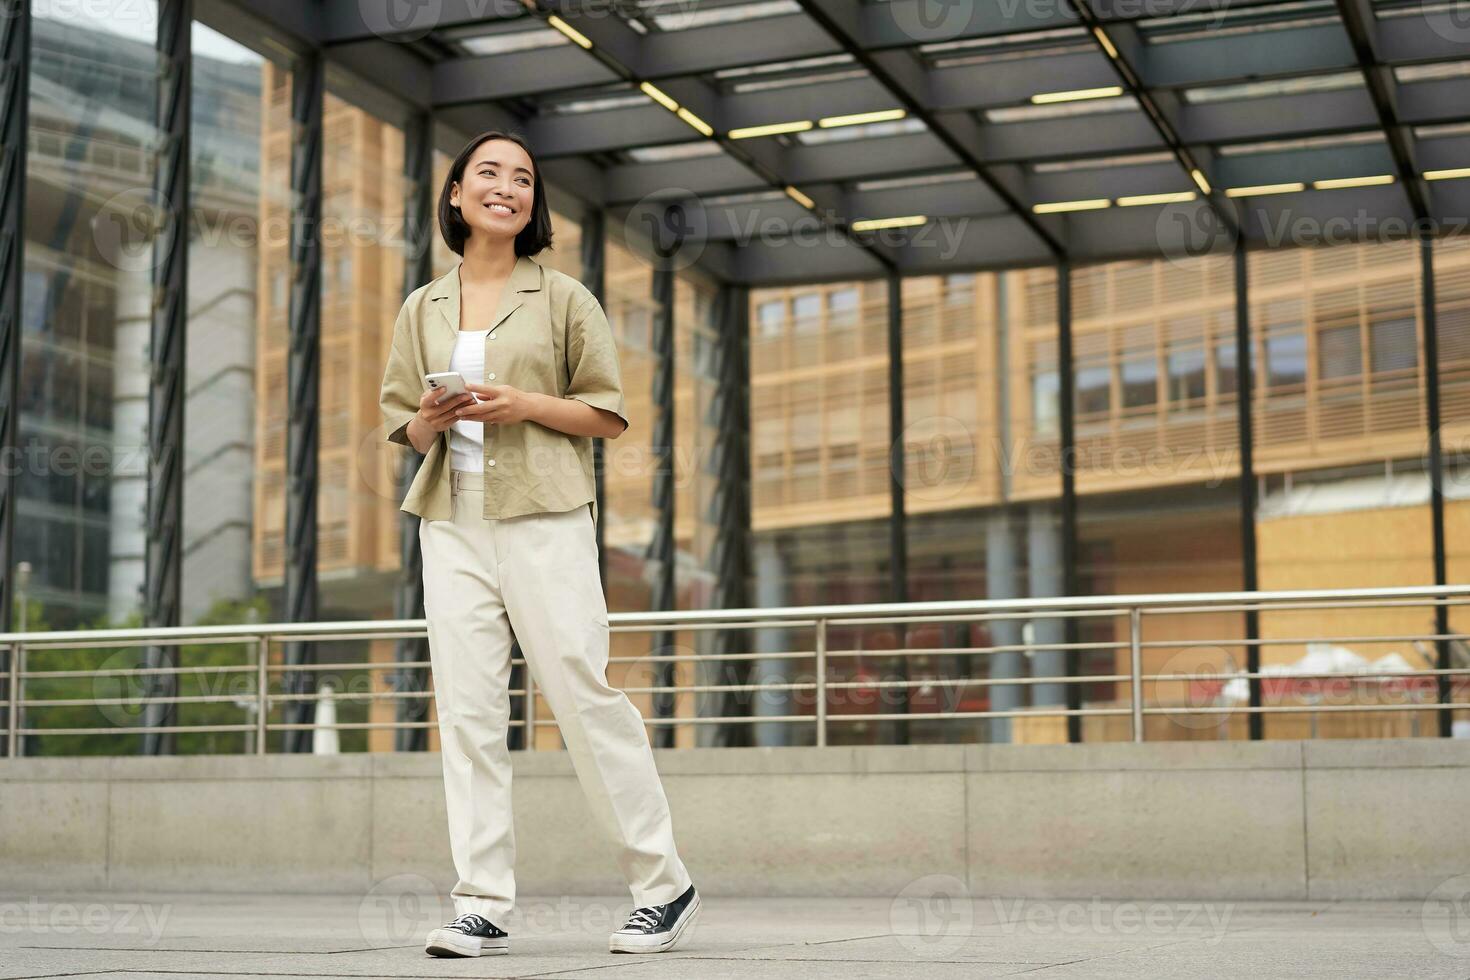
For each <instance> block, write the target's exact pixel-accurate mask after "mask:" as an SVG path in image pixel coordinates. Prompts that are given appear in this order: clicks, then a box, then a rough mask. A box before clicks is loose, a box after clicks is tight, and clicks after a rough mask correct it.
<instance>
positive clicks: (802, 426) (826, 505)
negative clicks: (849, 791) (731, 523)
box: [749, 282, 901, 745]
mask: <svg viewBox="0 0 1470 980" xmlns="http://www.w3.org/2000/svg"><path fill="white" fill-rule="evenodd" d="M850 293H855V294H856V297H857V306H856V310H857V313H856V323H855V324H853V323H852V322H851V320H850V318H849V316H848V315H846V314H844V315H843V316H841V317H839V320H838V322H836V323H832V322H827V323H826V324H825V326H824V323H823V311H824V310H831V309H832V308H833V305H834V303H835V305H836V306H837V307H838V308H839V309H841V308H843V307H844V306H845V305H847V304H849V303H850V300H848V299H847V298H842V299H837V300H835V301H834V300H829V299H825V298H824V296H836V295H842V294H850ZM750 302H751V337H750V343H751V389H750V406H751V417H752V432H751V441H752V446H751V455H752V460H753V466H754V473H753V481H754V487H753V506H752V510H753V515H752V524H753V530H754V544H753V556H754V557H753V565H754V567H753V569H752V577H751V581H750V591H749V595H750V598H751V600H752V604H753V605H759V606H782V605H803V604H806V603H828V602H833V603H847V602H871V601H877V600H882V599H886V598H888V596H889V595H890V594H891V593H890V587H889V571H888V555H889V547H888V533H889V530H888V516H889V514H890V512H891V510H892V506H891V497H890V492H889V482H888V473H889V468H888V401H887V398H888V362H887V315H888V314H887V306H888V304H887V293H886V285H885V284H884V283H882V282H865V283H836V284H832V285H831V286H827V287H823V288H821V289H814V288H812V287H800V288H796V287H793V288H789V289H764V290H752V291H751V298H750ZM788 303H789V304H790V308H791V309H792V310H793V313H794V315H795V316H796V317H798V318H801V319H799V320H798V321H797V323H798V324H799V323H801V322H802V321H803V320H804V321H807V322H813V323H815V324H816V329H814V330H812V331H811V332H810V333H808V334H805V335H803V336H789V335H790V334H791V333H793V332H795V331H794V330H792V329H788V324H787V323H786V322H785V321H784V316H785V311H786V309H787V308H788ZM778 316H780V317H782V318H783V319H781V320H778V319H777V317H778ZM797 329H799V328H797ZM788 342H789V343H790V344H791V346H790V347H787V346H786V345H787V343H788ZM754 643H755V649H756V650H757V651H758V652H764V653H783V652H784V653H793V654H796V653H801V652H802V651H811V650H812V649H813V646H812V644H813V639H812V631H811V630H810V629H795V628H792V629H785V628H782V629H764V630H759V631H757V635H756V636H755V638H754ZM896 645H897V644H896V640H895V638H894V633H893V630H892V629H879V628H865V629H854V630H849V631H834V632H833V633H832V634H831V635H830V636H829V649H830V650H831V651H832V652H833V656H832V659H831V662H830V677H831V679H832V680H834V681H836V682H838V683H842V682H857V681H858V680H861V679H864V678H869V679H871V678H875V677H877V676H878V674H879V673H880V672H884V671H887V672H890V673H891V671H892V669H893V665H892V664H891V663H890V662H889V661H890V660H891V658H885V657H882V656H881V651H882V650H885V649H889V650H891V649H893V648H894V647H895V646H896ZM760 663H761V664H762V666H761V668H760V673H758V674H757V676H758V677H759V678H761V679H762V680H763V681H765V682H769V683H778V682H783V681H784V682H787V683H796V682H804V683H806V684H808V685H810V684H811V683H812V673H811V659H810V657H809V656H804V657H797V656H793V657H791V658H773V659H771V660H765V661H761V662H760ZM876 690H877V689H871V688H867V687H862V688H834V689H832V690H831V691H830V692H829V698H828V711H829V712H830V714H831V717H832V718H833V719H834V720H833V721H832V723H831V725H830V727H829V731H828V740H829V742H831V743H832V744H857V743H872V742H885V741H891V740H892V734H891V728H890V727H889V726H888V724H887V723H885V722H875V721H868V720H862V719H856V720H854V719H853V718H852V717H851V716H853V715H855V714H860V713H865V714H875V713H882V712H884V711H887V710H890V709H891V702H890V701H888V700H883V699H880V698H879V697H878V696H877V694H876ZM900 703H901V701H900ZM756 711H757V712H758V713H762V714H794V715H812V714H814V713H815V705H814V702H813V699H812V695H811V692H810V690H809V689H807V690H801V691H797V692H794V693H792V694H791V695H790V696H789V697H786V696H780V695H775V694H767V695H764V696H762V697H761V698H759V699H758V700H757V702H756ZM839 716H841V717H842V720H835V719H839ZM752 737H753V740H754V742H755V744H758V745H786V744H806V745H810V744H812V743H813V741H814V739H815V728H814V726H813V725H812V724H811V723H809V722H798V723H790V724H787V723H782V722H767V723H760V724H757V725H756V730H755V732H754V733H753V734H752Z"/></svg>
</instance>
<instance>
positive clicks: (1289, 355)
mask: <svg viewBox="0 0 1470 980" xmlns="http://www.w3.org/2000/svg"><path fill="white" fill-rule="evenodd" d="M1306 380H1307V335H1306V334H1304V333H1302V331H1301V328H1300V327H1296V328H1293V329H1291V330H1290V331H1288V332H1283V333H1278V334H1273V335H1271V336H1270V337H1267V338H1266V384H1267V386H1268V387H1271V388H1284V387H1287V386H1288V385H1299V384H1302V383H1303V382H1305V381H1306Z"/></svg>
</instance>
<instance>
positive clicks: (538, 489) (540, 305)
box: [378, 255, 628, 522]
mask: <svg viewBox="0 0 1470 980" xmlns="http://www.w3.org/2000/svg"><path fill="white" fill-rule="evenodd" d="M459 271H460V267H459V266H458V265H456V266H455V268H454V269H453V270H451V271H450V272H447V273H445V274H444V275H442V276H440V277H439V278H437V279H434V280H433V281H431V282H429V283H427V284H425V285H423V286H420V287H419V288H418V289H415V290H414V291H413V292H412V293H410V294H409V296H408V299H406V300H404V303H403V308H402V309H401V310H400V311H399V313H398V320H397V322H395V323H394V325H393V344H392V347H391V348H390V350H389V353H388V363H387V366H386V368H385V369H384V371H383V386H382V392H381V394H380V396H379V399H378V405H379V407H380V408H381V409H382V412H383V419H384V421H385V423H386V424H387V435H386V436H385V438H386V439H387V441H389V442H393V443H398V444H399V445H404V446H409V447H410V448H411V447H412V443H410V442H409V439H408V432H407V429H408V423H409V420H410V419H412V418H413V416H414V415H416V414H417V413H418V410H419V398H420V397H421V396H422V395H423V393H424V392H425V391H427V390H428V385H427V384H426V383H425V382H424V375H425V374H433V373H434V372H436V371H448V370H449V358H450V355H452V354H453V353H454V344H455V341H456V340H457V339H458V337H459V315H460V280H459ZM485 327H489V328H490V332H489V334H487V335H486V337H485V379H484V383H485V384H491V385H497V384H505V385H511V386H512V387H515V388H519V389H521V390H522V391H534V392H541V393H543V394H548V395H555V396H558V397H562V398H575V399H577V400H579V401H583V402H586V403H587V404H589V405H592V406H595V407H597V408H604V409H607V410H608V411H610V412H615V413H617V415H618V416H619V417H620V418H621V419H622V420H623V426H624V430H625V431H626V428H627V425H628V415H627V410H626V408H625V407H624V404H623V388H622V377H621V373H620V371H619V368H618V354H617V347H616V345H615V344H614V341H613V333H612V327H611V326H610V325H609V323H608V321H607V316H606V314H605V313H604V312H603V309H602V305H601V304H600V303H599V302H598V301H597V297H595V296H594V295H593V294H592V292H591V291H590V290H588V289H587V287H586V286H584V285H582V284H581V283H580V282H578V281H577V280H576V279H573V278H572V277H571V276H568V275H566V274H565V273H562V272H558V271H557V270H555V269H551V268H547V267H546V266H543V265H541V264H540V263H539V262H536V261H535V260H533V259H531V258H530V257H529V256H524V255H523V256H520V257H519V258H517V260H516V264H515V268H514V269H513V270H512V271H511V274H510V279H509V280H508V281H507V283H506V286H505V290H504V292H502V294H501V298H500V306H499V308H498V309H497V310H496V311H495V314H494V316H493V317H492V318H491V320H490V322H489V323H488V324H477V325H474V326H473V329H477V330H480V329H485ZM491 374H494V375H495V377H494V378H493V379H491V378H490V375H491ZM466 380H468V381H471V382H479V381H480V380H481V379H478V378H468V379H466ZM481 469H482V471H483V473H484V478H485V484H484V485H485V491H484V494H483V497H484V501H485V506H484V514H483V516H484V517H485V518H486V519H487V520H490V519H501V518H508V517H519V516H521V515H524V514H537V513H547V512H557V511H567V510H572V509H573V508H575V507H581V506H583V505H585V504H588V503H591V504H592V519H593V521H594V522H595V521H596V520H597V503H596V497H597V492H596V485H595V483H594V477H593V469H592V438H591V437H590V436H574V435H569V434H567V433H565V432H561V431H559V430H556V429H552V428H549V427H548V426H544V425H542V424H541V423H539V422H532V421H525V422H516V423H507V424H497V423H486V424H485V451H484V465H483V466H482V467H481ZM449 473H450V454H449V433H448V432H447V431H446V432H441V433H439V438H438V439H436V440H435V441H434V444H433V445H432V446H430V447H429V451H428V452H427V453H426V454H425V455H424V459H423V463H422V464H420V466H419V469H418V472H417V474H415V476H414V479H413V483H412V484H411V485H410V486H409V488H408V493H407V494H406V495H405V496H404V499H403V503H402V505H401V506H400V507H399V510H400V511H403V512H405V513H409V514H416V515H418V516H419V517H421V518H423V519H424V520H426V521H445V520H449V518H450V475H449Z"/></svg>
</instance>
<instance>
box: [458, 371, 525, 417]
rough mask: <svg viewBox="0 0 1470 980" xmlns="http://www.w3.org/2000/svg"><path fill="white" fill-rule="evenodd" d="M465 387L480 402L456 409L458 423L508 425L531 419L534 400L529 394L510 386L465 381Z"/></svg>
mask: <svg viewBox="0 0 1470 980" xmlns="http://www.w3.org/2000/svg"><path fill="white" fill-rule="evenodd" d="M465 387H466V388H468V389H469V390H470V391H472V392H473V393H474V394H476V395H479V396H480V400H479V401H478V402H474V403H472V404H468V405H460V406H458V407H456V408H455V410H454V414H455V417H456V418H457V419H458V420H459V421H463V422H487V423H494V424H496V425H508V424H511V423H515V422H524V421H526V420H527V419H529V418H530V417H531V412H532V410H533V407H534V406H533V404H532V403H533V402H534V400H535V399H533V398H532V397H531V394H530V393H529V392H525V391H521V390H520V389H519V388H514V387H512V386H510V385H480V384H475V383H474V382H472V381H466V382H465Z"/></svg>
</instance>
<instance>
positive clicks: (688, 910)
mask: <svg viewBox="0 0 1470 980" xmlns="http://www.w3.org/2000/svg"><path fill="white" fill-rule="evenodd" d="M698 913H699V893H698V892H696V891H695V890H694V886H693V885H690V886H689V888H688V890H687V891H685V892H684V894H682V895H680V896H679V897H678V898H676V899H674V900H673V901H672V902H670V903H669V904H667V905H652V906H648V907H645V908H641V909H634V910H633V914H632V915H631V916H629V917H628V924H627V925H625V926H623V928H621V929H619V930H618V931H617V932H615V933H613V934H612V937H611V939H610V941H609V942H608V950H609V951H610V952H613V953H663V952H667V951H668V950H671V949H673V948H674V946H675V944H677V943H678V942H679V940H680V938H681V937H683V935H684V933H685V931H686V930H688V928H689V926H690V924H691V923H692V922H693V921H694V917H695V916H696V915H697V914H698Z"/></svg>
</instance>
